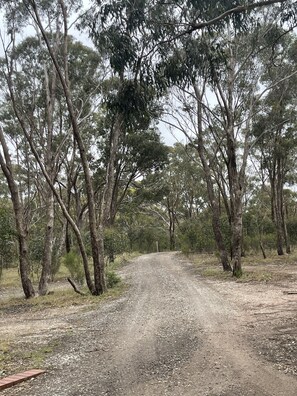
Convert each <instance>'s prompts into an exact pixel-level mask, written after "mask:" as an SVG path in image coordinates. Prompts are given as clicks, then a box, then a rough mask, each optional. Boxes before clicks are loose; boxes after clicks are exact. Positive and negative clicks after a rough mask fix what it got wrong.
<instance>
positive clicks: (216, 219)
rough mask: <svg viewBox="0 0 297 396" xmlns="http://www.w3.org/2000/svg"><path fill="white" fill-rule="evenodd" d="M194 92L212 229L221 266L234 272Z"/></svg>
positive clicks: (198, 145) (196, 88)
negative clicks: (222, 226) (224, 235)
mask: <svg viewBox="0 0 297 396" xmlns="http://www.w3.org/2000/svg"><path fill="white" fill-rule="evenodd" d="M194 90H195V94H196V97H197V124H198V139H197V141H198V144H197V146H196V149H197V151H198V155H199V157H200V160H201V163H202V168H203V171H204V177H205V181H206V186H207V195H208V199H209V202H210V208H211V212H212V228H213V233H214V237H215V241H216V245H217V248H218V251H219V254H220V259H221V264H222V266H223V270H224V271H232V267H231V265H230V263H229V258H228V253H227V250H226V246H225V243H224V238H223V234H222V228H221V219H220V208H219V201H218V199H216V196H215V192H214V183H213V180H212V176H211V169H210V166H209V164H208V161H207V156H206V149H205V143H204V138H203V126H202V105H201V103H202V96H201V94H200V92H199V89H198V87H197V86H196V85H195V84H194Z"/></svg>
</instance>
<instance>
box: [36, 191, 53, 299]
mask: <svg viewBox="0 0 297 396" xmlns="http://www.w3.org/2000/svg"><path fill="white" fill-rule="evenodd" d="M45 191H47V194H48V196H47V197H46V210H47V224H46V227H45V237H44V246H43V257H42V271H41V276H40V280H39V286H38V292H39V295H40V296H44V295H46V294H47V293H48V282H49V281H50V276H51V267H52V253H53V240H54V195H53V192H52V191H51V189H50V188H49V187H48V186H47V188H46V190H45Z"/></svg>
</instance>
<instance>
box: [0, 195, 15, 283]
mask: <svg viewBox="0 0 297 396" xmlns="http://www.w3.org/2000/svg"><path fill="white" fill-rule="evenodd" d="M15 239H16V234H15V229H14V215H13V211H12V208H11V207H10V205H8V204H7V203H5V202H1V203H0V273H1V269H2V268H8V267H9V266H11V265H12V264H13V262H14V260H15V258H16V240H15ZM0 276H1V274H0Z"/></svg>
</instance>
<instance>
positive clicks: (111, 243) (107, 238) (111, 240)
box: [104, 227, 129, 261]
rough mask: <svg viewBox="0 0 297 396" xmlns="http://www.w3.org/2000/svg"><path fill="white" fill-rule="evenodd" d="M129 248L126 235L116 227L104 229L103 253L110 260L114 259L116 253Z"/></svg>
mask: <svg viewBox="0 0 297 396" xmlns="http://www.w3.org/2000/svg"><path fill="white" fill-rule="evenodd" d="M128 249H129V239H128V237H127V235H126V234H125V233H124V232H122V231H121V230H119V229H117V228H112V227H110V228H107V229H105V231H104V253H105V255H106V256H108V257H109V259H110V261H114V259H115V256H116V255H117V254H120V253H123V252H125V251H127V250H128Z"/></svg>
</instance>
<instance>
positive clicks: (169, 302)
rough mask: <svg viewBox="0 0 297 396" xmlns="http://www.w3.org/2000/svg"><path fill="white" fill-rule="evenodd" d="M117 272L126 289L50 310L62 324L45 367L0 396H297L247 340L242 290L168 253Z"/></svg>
mask: <svg viewBox="0 0 297 396" xmlns="http://www.w3.org/2000/svg"><path fill="white" fill-rule="evenodd" d="M123 275H124V277H125V279H126V281H127V282H128V283H129V284H130V285H131V287H130V288H129V291H128V292H126V293H125V295H124V296H123V297H121V298H120V299H119V300H117V301H110V302H108V303H107V304H104V306H101V307H99V309H97V310H95V311H94V310H93V311H91V312H87V313H86V312H85V313H83V312H80V313H78V314H77V313H76V314H73V313H71V312H70V313H69V314H68V315H65V317H64V318H62V319H61V318H60V322H59V326H63V325H64V326H65V328H68V329H70V328H71V331H67V332H65V333H64V335H63V338H64V339H63V344H62V345H63V347H61V348H60V350H59V351H57V352H56V353H55V354H54V355H53V356H52V357H51V358H49V359H48V361H47V366H48V373H47V374H46V375H45V376H42V377H39V378H37V379H36V380H34V381H31V382H29V383H24V384H22V385H20V386H17V387H15V388H13V389H10V390H6V391H4V392H2V394H3V396H5V395H14V396H17V395H23V396H24V395H25V396H29V395H30V396H48V395H51V396H66V395H67V396H70V395H71V396H97V395H110V396H113V395H119V396H130V395H138V396H159V395H160V396H161V395H162V396H163V395H172V396H192V395H193V396H194V395H195V396H196V395H199V396H223V395H224V396H248V395H254V396H296V395H297V377H296V376H293V375H290V374H285V373H284V372H282V371H278V370H277V369H276V368H275V367H274V366H273V365H272V364H270V363H269V362H267V361H265V360H264V359H262V357H261V356H259V355H258V354H257V351H256V350H255V348H253V347H252V345H250V344H249V339H250V336H251V335H250V334H249V328H250V327H249V326H253V327H254V326H255V325H254V324H251V322H250V312H249V311H248V310H247V309H246V308H247V307H246V305H245V304H244V303H246V302H248V300H249V298H248V296H247V295H246V296H243V297H242V298H239V296H240V295H241V294H244V293H245V292H246V291H247V289H245V288H244V287H243V288H242V293H241V294H240V292H239V288H240V286H241V285H238V286H237V285H236V286H235V289H234V290H235V291H236V292H237V293H238V298H237V297H236V293H235V294H234V295H232V296H230V297H229V295H228V293H227V291H226V287H227V286H226V287H225V284H224V282H221V283H220V282H211V281H205V280H203V279H202V278H200V277H197V276H194V274H193V268H192V265H191V264H188V263H187V262H185V261H184V262H182V261H180V259H178V257H177V256H176V255H175V254H171V253H162V254H152V255H145V256H142V257H140V258H138V259H137V260H135V261H134V262H133V263H130V264H128V265H127V266H126V267H125V268H124V270H123ZM236 300H238V304H235V302H236ZM62 322H63V323H62ZM250 329H251V332H252V327H251V328H250Z"/></svg>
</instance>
